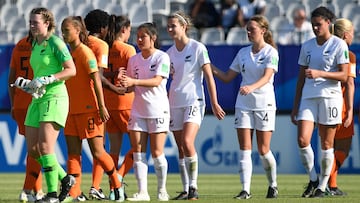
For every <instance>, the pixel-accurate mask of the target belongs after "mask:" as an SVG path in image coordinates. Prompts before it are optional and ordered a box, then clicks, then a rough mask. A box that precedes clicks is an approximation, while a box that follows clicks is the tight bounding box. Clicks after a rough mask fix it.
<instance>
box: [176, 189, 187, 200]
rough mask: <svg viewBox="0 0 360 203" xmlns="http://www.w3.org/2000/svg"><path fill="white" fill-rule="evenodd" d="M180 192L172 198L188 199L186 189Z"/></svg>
mask: <svg viewBox="0 0 360 203" xmlns="http://www.w3.org/2000/svg"><path fill="white" fill-rule="evenodd" d="M179 193H180V194H179V195H178V196H176V197H174V198H172V200H187V199H188V193H187V192H186V191H182V192H179Z"/></svg>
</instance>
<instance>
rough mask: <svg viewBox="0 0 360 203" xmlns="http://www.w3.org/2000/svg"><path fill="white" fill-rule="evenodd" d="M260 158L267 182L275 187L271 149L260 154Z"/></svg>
mask: <svg viewBox="0 0 360 203" xmlns="http://www.w3.org/2000/svg"><path fill="white" fill-rule="evenodd" d="M260 159H261V162H262V165H263V167H264V170H265V172H266V177H267V179H268V182H269V186H270V187H277V182H276V175H277V174H276V160H275V157H274V155H273V153H272V152H271V151H269V152H268V153H266V154H264V155H263V156H262V155H260Z"/></svg>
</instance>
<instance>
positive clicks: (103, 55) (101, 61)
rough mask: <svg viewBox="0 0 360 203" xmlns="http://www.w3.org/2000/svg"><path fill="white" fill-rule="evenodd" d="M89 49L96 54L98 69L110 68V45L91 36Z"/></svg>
mask: <svg viewBox="0 0 360 203" xmlns="http://www.w3.org/2000/svg"><path fill="white" fill-rule="evenodd" d="M88 39H89V44H88V46H89V48H90V49H91V50H92V51H93V52H94V54H95V57H96V61H97V64H98V67H101V68H107V67H108V56H109V45H108V44H107V43H106V42H105V41H104V40H101V39H99V38H97V37H94V36H92V35H89V38H88Z"/></svg>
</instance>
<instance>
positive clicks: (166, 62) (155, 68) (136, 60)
mask: <svg viewBox="0 0 360 203" xmlns="http://www.w3.org/2000/svg"><path fill="white" fill-rule="evenodd" d="M127 67H128V70H127V75H128V76H130V77H132V78H136V79H150V78H153V77H155V76H156V75H160V76H162V77H163V78H164V79H163V80H162V81H161V84H160V85H159V86H157V87H143V86H135V98H134V101H133V105H132V108H131V114H132V115H134V116H136V117H140V118H165V117H170V108H169V100H168V97H167V91H166V83H167V79H168V77H169V71H170V59H169V56H168V55H167V54H166V53H165V52H163V51H161V50H156V51H155V52H154V53H153V54H152V55H151V56H150V57H148V58H147V59H144V58H143V56H142V55H141V53H138V54H136V55H135V56H132V57H131V58H130V59H129V62H128V66H127Z"/></svg>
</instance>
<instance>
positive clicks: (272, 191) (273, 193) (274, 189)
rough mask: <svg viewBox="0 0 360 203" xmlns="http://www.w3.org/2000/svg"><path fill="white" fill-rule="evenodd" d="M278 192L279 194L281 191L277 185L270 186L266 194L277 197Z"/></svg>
mask: <svg viewBox="0 0 360 203" xmlns="http://www.w3.org/2000/svg"><path fill="white" fill-rule="evenodd" d="M278 194H279V191H278V189H277V187H270V186H269V188H268V191H267V194H266V198H277V196H278Z"/></svg>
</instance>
